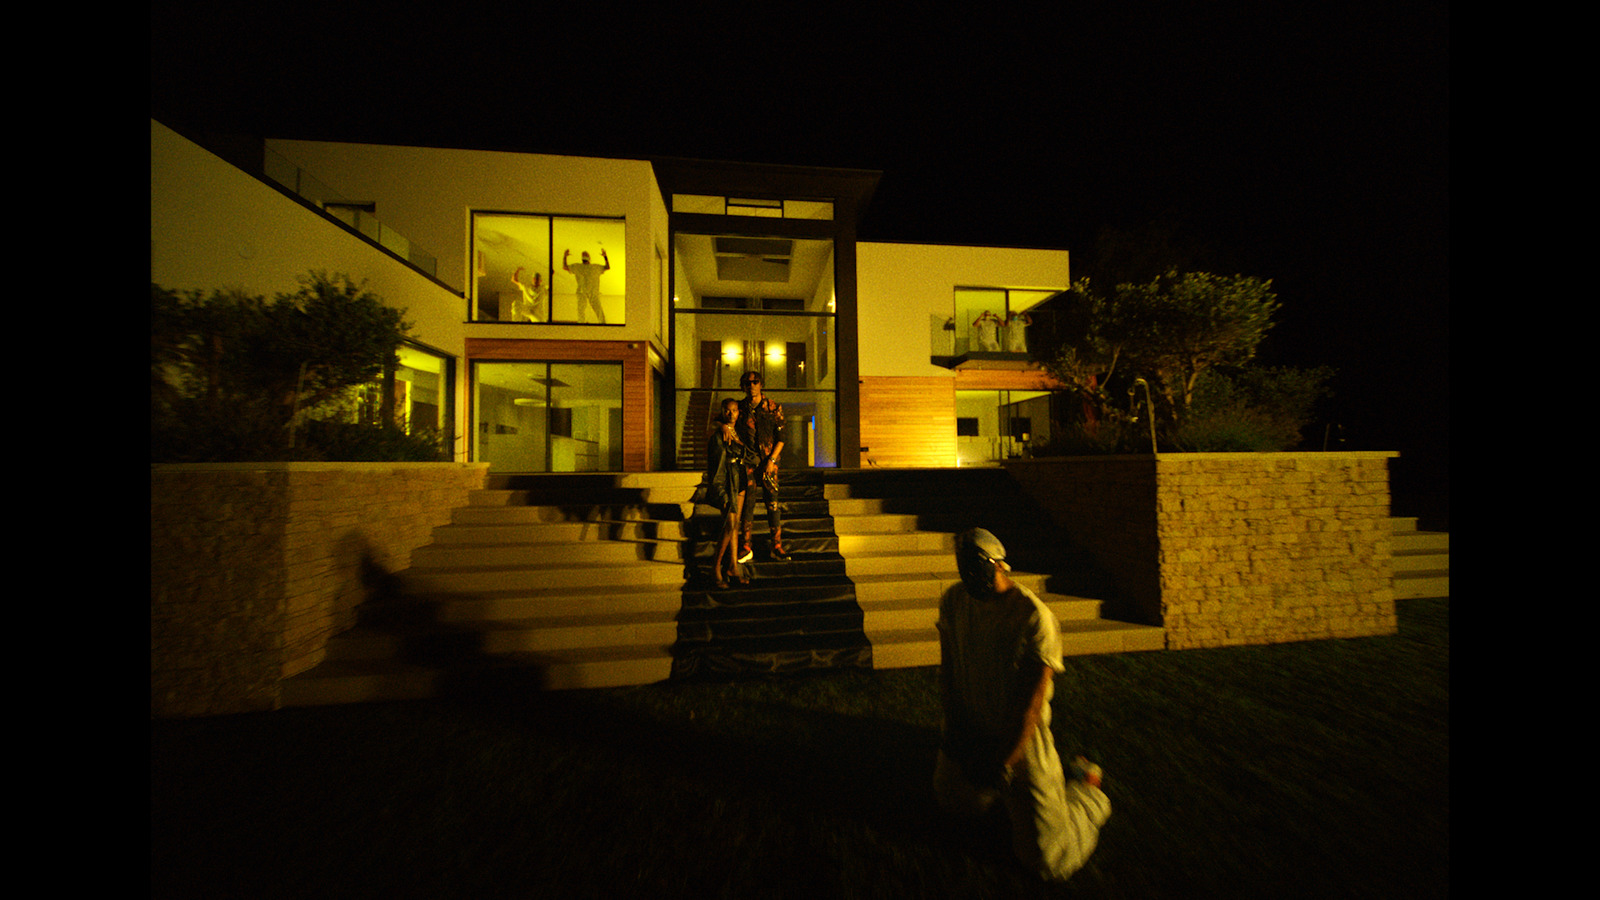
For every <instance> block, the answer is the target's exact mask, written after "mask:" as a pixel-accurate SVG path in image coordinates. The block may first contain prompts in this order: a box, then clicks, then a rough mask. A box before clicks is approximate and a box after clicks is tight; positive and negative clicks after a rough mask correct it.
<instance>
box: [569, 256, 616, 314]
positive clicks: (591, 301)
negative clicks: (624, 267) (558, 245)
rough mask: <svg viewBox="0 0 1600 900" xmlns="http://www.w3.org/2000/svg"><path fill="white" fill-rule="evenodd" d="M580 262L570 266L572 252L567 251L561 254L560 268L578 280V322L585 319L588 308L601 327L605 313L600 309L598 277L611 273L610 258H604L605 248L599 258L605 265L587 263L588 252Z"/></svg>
mask: <svg viewBox="0 0 1600 900" xmlns="http://www.w3.org/2000/svg"><path fill="white" fill-rule="evenodd" d="M581 258H582V260H583V261H582V262H580V263H578V264H577V265H571V264H570V263H569V260H571V259H572V250H571V249H568V250H566V251H565V252H563V253H562V254H561V268H563V269H565V270H567V271H568V272H571V273H572V277H574V278H576V279H578V321H579V322H582V321H584V319H585V313H586V312H587V311H588V309H589V308H590V307H593V308H594V314H595V318H597V319H598V320H599V322H600V324H601V325H604V324H605V323H606V312H605V310H603V309H601V308H600V276H601V275H603V274H605V273H606V272H609V271H611V258H610V257H609V256H606V251H605V248H604V247H602V248H600V258H601V259H602V260H605V265H599V264H597V263H592V262H589V251H587V250H585V251H583V255H582V257H581Z"/></svg>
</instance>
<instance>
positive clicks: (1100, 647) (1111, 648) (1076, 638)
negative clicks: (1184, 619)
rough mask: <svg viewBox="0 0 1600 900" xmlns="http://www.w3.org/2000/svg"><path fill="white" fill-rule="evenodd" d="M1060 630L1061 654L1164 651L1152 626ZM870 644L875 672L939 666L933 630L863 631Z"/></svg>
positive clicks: (1094, 622)
mask: <svg viewBox="0 0 1600 900" xmlns="http://www.w3.org/2000/svg"><path fill="white" fill-rule="evenodd" d="M1060 626H1061V654H1062V655H1063V656H1086V655H1090V654H1098V653H1131V652H1135V651H1143V650H1164V649H1166V630H1165V629H1162V628H1159V627H1156V626H1153V625H1134V624H1130V623H1128V622H1113V621H1110V620H1108V619H1074V620H1071V621H1063V622H1061V623H1060ZM867 637H868V639H870V640H871V641H872V663H873V666H874V667H875V668H882V669H898V668H909V667H912V666H936V665H938V664H939V636H938V632H937V630H934V631H933V633H932V634H931V635H930V634H929V629H925V628H912V629H896V630H883V631H879V630H875V629H873V628H872V627H870V626H869V627H868V628H867Z"/></svg>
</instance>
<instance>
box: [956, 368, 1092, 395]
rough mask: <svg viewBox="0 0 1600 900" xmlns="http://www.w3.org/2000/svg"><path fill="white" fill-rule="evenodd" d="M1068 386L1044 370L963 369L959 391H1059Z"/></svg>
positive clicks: (958, 373)
mask: <svg viewBox="0 0 1600 900" xmlns="http://www.w3.org/2000/svg"><path fill="white" fill-rule="evenodd" d="M1066 387H1067V386H1066V385H1064V384H1062V383H1061V382H1059V381H1057V380H1056V379H1055V378H1054V377H1053V376H1052V375H1051V374H1050V373H1049V372H1046V371H1044V370H1043V369H961V370H960V371H958V372H956V390H958V391H1059V390H1064V389H1066Z"/></svg>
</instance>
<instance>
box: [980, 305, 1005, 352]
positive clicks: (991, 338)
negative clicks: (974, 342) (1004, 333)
mask: <svg viewBox="0 0 1600 900" xmlns="http://www.w3.org/2000/svg"><path fill="white" fill-rule="evenodd" d="M1003 324H1005V323H1004V322H1002V321H1000V317H999V316H997V315H995V314H994V313H992V312H990V311H989V310H987V309H986V310H984V311H983V315H981V316H979V317H977V318H976V319H973V320H972V326H973V328H975V329H977V334H978V349H979V350H980V351H983V352H985V353H998V352H1000V326H1001V325H1003Z"/></svg>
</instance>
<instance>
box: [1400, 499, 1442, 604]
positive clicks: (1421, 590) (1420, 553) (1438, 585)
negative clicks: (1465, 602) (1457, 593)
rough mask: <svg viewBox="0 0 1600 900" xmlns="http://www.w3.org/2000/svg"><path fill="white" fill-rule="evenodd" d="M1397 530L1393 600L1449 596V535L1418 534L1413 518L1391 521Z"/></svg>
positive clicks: (1431, 532) (1420, 532) (1423, 532)
mask: <svg viewBox="0 0 1600 900" xmlns="http://www.w3.org/2000/svg"><path fill="white" fill-rule="evenodd" d="M1389 522H1390V524H1391V525H1392V526H1393V528H1394V542H1393V544H1392V545H1391V546H1392V547H1393V554H1394V556H1393V565H1394V597H1395V599H1396V600H1405V599H1410V598H1418V597H1448V596H1450V535H1449V533H1447V532H1443V531H1419V530H1418V529H1417V520H1416V519H1414V518H1394V519H1390V520H1389Z"/></svg>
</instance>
